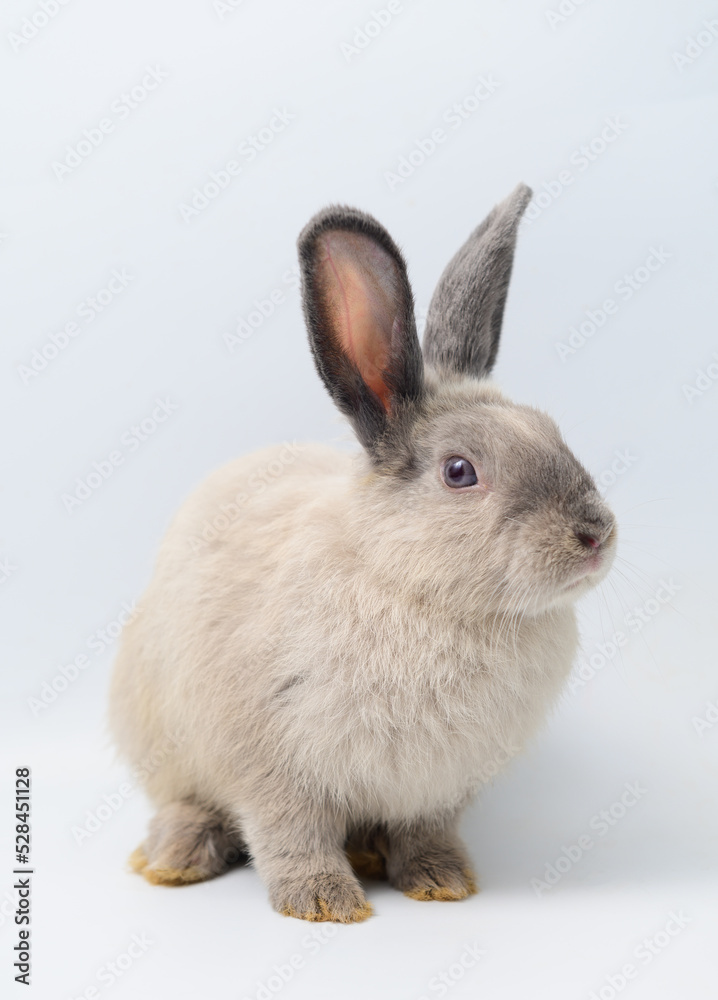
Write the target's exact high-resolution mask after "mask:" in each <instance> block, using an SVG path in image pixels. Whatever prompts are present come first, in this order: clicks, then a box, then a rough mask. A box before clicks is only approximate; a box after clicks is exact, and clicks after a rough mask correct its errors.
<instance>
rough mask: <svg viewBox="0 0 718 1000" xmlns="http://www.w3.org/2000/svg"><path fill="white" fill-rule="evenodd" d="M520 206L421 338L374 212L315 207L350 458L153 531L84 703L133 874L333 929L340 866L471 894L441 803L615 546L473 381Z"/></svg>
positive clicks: (550, 425)
mask: <svg viewBox="0 0 718 1000" xmlns="http://www.w3.org/2000/svg"><path fill="white" fill-rule="evenodd" d="M530 198H531V191H530V189H529V188H528V187H526V186H525V185H519V186H518V187H517V188H516V189H515V190H514V192H513V193H512V194H511V195H510V196H509V197H508V198H507V199H505V200H504V201H503V202H501V203H500V204H499V205H497V206H496V207H495V208H494V209H493V210H492V211H491V212H490V214H489V215H488V216H487V218H486V219H485V220H484V222H483V223H481V225H480V226H478V228H476V229H475V230H474V231H473V232H472V233H471V235H470V236H469V237H468V239H467V241H466V242H465V243H464V245H463V246H462V247H461V249H460V250H459V251H458V253H457V254H456V255H455V256H454V258H453V259H452V260H451V262H450V263H449V265H448V266H447V268H446V270H445V271H444V272H443V274H442V276H441V278H440V280H439V284H438V287H437V289H436V291H435V293H434V295H433V298H432V300H431V303H430V307H429V310H428V314H427V320H426V329H425V333H424V337H423V349H422V348H420V345H419V341H418V338H417V333H416V325H415V320H414V309H413V299H412V291H411V287H410V284H409V279H408V276H407V268H406V264H405V262H404V258H403V256H402V254H401V252H400V250H399V249H398V248H397V246H396V244H395V243H394V241H393V240H392V238H391V237H390V236H389V234H388V233H387V232H386V231H385V229H384V228H382V226H381V225H380V224H379V223H378V222H376V221H375V220H374V219H373V218H372V217H371V216H369V215H367V214H364V213H363V212H361V211H359V210H357V209H355V208H349V207H343V206H330V207H328V208H326V209H324V210H323V211H321V212H319V213H318V214H317V215H315V216H314V217H313V218H312V219H311V221H310V222H309V223H308V225H307V226H306V227H305V228H304V229H303V231H302V232H301V234H300V236H299V240H298V250H299V261H300V269H301V283H302V301H303V310H304V316H305V320H306V326H307V329H308V333H309V342H310V346H311V350H312V353H313V356H314V361H315V363H316V368H317V371H318V373H319V376H320V377H321V379H322V381H323V382H324V384H325V386H326V388H327V389H328V391H329V393H330V395H331V397H332V399H333V400H334V402H335V403H336V405H337V407H338V408H339V410H340V411H341V412H342V413H343V414H344V415H345V416H346V417H347V418H348V420H349V422H350V423H351V425H352V426H353V429H354V432H355V434H356V437H357V438H358V441H359V443H360V444H361V446H362V447H361V449H360V450H359V451H358V453H357V454H351V453H348V452H342V451H339V450H336V449H333V448H330V447H328V446H324V445H300V446H287V445H286V444H285V445H284V446H281V447H277V448H270V449H267V450H264V451H262V452H259V453H256V454H254V455H250V456H248V457H244V458H241V459H239V460H237V461H233V462H231V463H229V464H228V465H226V466H224V467H222V468H221V469H219V470H218V471H217V472H215V473H214V474H213V475H212V476H210V478H209V479H208V480H207V481H206V482H205V483H204V485H202V486H201V487H200V488H199V489H198V490H197V491H196V492H195V493H194V494H193V495H192V496H191V497H190V498H189V499H188V500H187V501H186V503H185V505H184V506H183V507H182V508H181V509H180V511H179V513H178V514H177V516H176V517H175V519H174V521H173V522H172V524H171V526H170V528H169V531H168V534H167V536H166V538H165V540H164V543H163V545H162V547H161V550H160V554H159V558H158V562H157V566H156V570H155V573H154V577H153V579H152V581H151V583H150V585H149V588H148V589H147V591H146V593H145V595H144V597H143V599H142V600H141V602H140V613H139V614H138V615H137V616H136V618H135V619H134V620H133V621H132V622H131V623H130V624H129V625H128V627H127V629H126V631H125V632H124V634H123V637H122V641H121V646H120V649H119V651H118V656H117V660H116V664H115V667H114V673H113V679H112V685H111V692H110V721H111V727H112V731H113V735H114V738H115V741H116V743H117V745H118V747H119V749H120V751H121V753H123V754H124V755H125V757H126V758H127V759H128V761H129V762H130V763H131V764H132V765H133V766H134V768H135V769H136V771H140V772H141V774H142V783H143V784H144V787H145V790H146V792H147V793H148V795H149V797H150V798H151V800H152V801H153V803H154V805H155V806H156V808H157V814H156V815H155V817H154V819H153V820H152V821H151V824H150V829H149V835H148V838H147V840H146V841H145V842H144V844H143V845H142V846H141V847H140V848H138V850H137V851H136V852H135V854H134V855H133V856H132V858H131V863H132V867H133V868H134V869H135V870H136V871H138V872H141V873H142V874H143V875H144V876H145V877H146V878H147V879H148V880H149V881H150V882H153V883H159V884H169V885H179V884H186V883H191V882H196V881H200V880H202V879H207V878H210V877H213V876H216V875H219V874H220V873H222V872H223V871H225V870H226V869H227V868H228V867H229V866H230V864H231V863H232V862H233V861H236V860H238V859H239V858H241V857H243V856H248V857H249V858H250V859H251V861H252V862H253V864H254V866H255V868H256V870H257V872H258V874H259V876H260V878H261V879H262V880H263V882H264V884H265V886H266V888H267V890H268V893H269V898H270V901H271V904H272V906H273V907H274V908H275V909H276V910H277V911H278V912H279V913H282V914H285V915H289V916H293V917H299V918H302V919H305V920H313V921H321V920H329V921H336V922H341V923H352V922H358V921H361V920H364V919H365V918H366V917H368V916H369V915H370V913H371V912H372V910H371V906H370V905H369V903H368V902H367V899H366V896H365V894H364V891H363V888H362V883H361V882H360V878H359V876H364V875H379V876H383V877H385V878H387V879H388V881H389V883H390V884H391V885H393V886H394V887H395V888H397V889H399V890H401V891H402V892H404V893H405V894H407V895H408V896H410V897H412V898H414V899H417V900H460V899H463V898H465V897H467V896H469V895H471V894H472V893H474V892H475V891H476V879H475V876H474V874H473V870H472V865H471V861H470V859H469V857H468V854H467V851H466V848H465V847H464V845H463V844H462V841H461V839H460V837H459V834H458V832H457V827H458V823H459V820H460V817H461V815H462V811H463V810H464V808H465V807H466V805H467V804H468V803H469V802H470V801H471V800H472V798H473V797H474V796H475V795H476V793H477V792H478V790H479V789H480V788H481V786H482V785H485V784H486V782H488V781H489V780H490V779H491V775H492V774H494V773H495V772H496V771H497V770H499V769H500V768H501V767H503V766H504V765H505V763H506V762H507V761H508V760H509V759H510V758H511V757H513V756H514V755H515V754H516V753H518V752H519V751H520V750H522V749H523V748H524V746H525V744H526V742H527V740H528V739H529V738H530V737H531V736H532V735H533V734H534V733H535V732H536V730H537V728H538V727H539V725H540V723H541V721H542V720H543V719H544V717H545V716H546V714H547V712H548V710H549V708H550V707H551V706H552V704H553V703H554V701H555V700H556V698H557V695H558V693H559V692H560V690H561V687H562V684H563V682H564V680H565V679H566V677H567V675H568V673H569V671H570V668H571V665H572V660H573V657H574V654H575V652H576V649H577V641H578V637H577V628H576V620H575V612H574V604H575V602H576V600H577V599H578V598H579V597H580V596H581V595H583V594H585V593H586V592H587V591H588V590H589V589H590V588H591V587H593V586H595V585H596V584H597V583H598V582H599V581H600V580H601V579H602V578H603V577H604V576H605V574H606V573H607V572H608V570H609V567H610V564H611V561H612V558H613V555H614V551H615V545H616V535H617V530H616V522H615V519H614V516H613V514H612V513H611V511H610V509H609V507H608V506H607V504H606V503H605V501H604V499H603V498H602V497H601V495H600V494H599V492H598V490H597V488H596V485H595V483H594V481H593V479H592V478H591V476H590V475H589V473H588V472H587V471H586V469H585V468H584V467H583V466H582V465H581V464H580V463H579V461H578V460H577V459H576V458H575V457H574V455H573V454H572V452H571V451H570V450H569V448H568V446H567V445H566V444H565V442H564V440H563V439H562V437H561V434H560V432H559V430H558V428H557V426H556V424H555V423H554V422H553V420H552V419H551V418H550V417H548V416H547V415H546V414H544V413H543V412H541V411H539V410H537V409H534V408H532V407H528V406H520V405H515V404H513V403H512V402H510V401H509V400H508V399H507V398H506V397H505V396H504V395H502V393H501V392H500V390H499V389H498V388H497V387H496V386H495V385H494V384H493V383H492V382H491V381H490V380H489V378H488V376H489V374H490V372H491V369H492V367H493V364H494V361H495V358H496V353H497V349H498V344H499V337H500V333H501V326H502V320H503V313H504V306H505V303H506V296H507V292H508V285H509V279H510V276H511V271H512V266H513V257H514V250H515V244H516V238H517V232H518V227H519V223H520V220H521V217H522V214H523V212H524V210H525V208H526V205H527V203H528V201H529V200H530ZM268 469H269V470H271V475H269V474H266V470H268ZM208 526H209V527H210V528H211V530H208ZM168 747H169V749H168Z"/></svg>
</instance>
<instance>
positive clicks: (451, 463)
mask: <svg viewBox="0 0 718 1000" xmlns="http://www.w3.org/2000/svg"><path fill="white" fill-rule="evenodd" d="M443 472H444V482H445V483H446V485H447V486H452V487H454V489H458V488H459V487H460V486H476V484H477V483H478V481H479V480H478V477H477V475H476V470H475V469H474V467H473V465H472V464H471V462H469V460H468V459H466V458H460V457H459V456H458V455H454V456H453V457H452V458H449V459H447V461H446V462H444V470H443Z"/></svg>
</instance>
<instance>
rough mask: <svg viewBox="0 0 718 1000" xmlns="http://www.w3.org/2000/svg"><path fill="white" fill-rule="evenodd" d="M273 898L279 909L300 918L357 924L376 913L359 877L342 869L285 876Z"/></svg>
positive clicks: (273, 893) (272, 894)
mask: <svg viewBox="0 0 718 1000" xmlns="http://www.w3.org/2000/svg"><path fill="white" fill-rule="evenodd" d="M271 899H272V905H273V906H274V908H275V910H278V911H279V913H281V914H283V915H284V916H285V917H298V918H299V919H300V920H313V921H320V920H331V921H334V922H336V923H341V924H355V923H359V922H360V921H362V920H366V919H367V917H369V916H371V914H372V908H371V905H370V904H369V903H368V902H367V900H366V898H365V896H364V893H363V892H362V891H361V888H360V887H359V884H358V883H357V881H356V879H354V878H352V877H350V876H347V875H343V874H341V873H338V872H337V873H332V872H330V873H322V874H316V875H309V876H307V877H305V878H300V877H297V878H291V879H282V880H281V881H280V882H279V883H278V884H277V885H276V886H275V887H274V889H273V891H272V893H271Z"/></svg>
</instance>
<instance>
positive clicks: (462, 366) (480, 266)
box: [424, 184, 531, 378]
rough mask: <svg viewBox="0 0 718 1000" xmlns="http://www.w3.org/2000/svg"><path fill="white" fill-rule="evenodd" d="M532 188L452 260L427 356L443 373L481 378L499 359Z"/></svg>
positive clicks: (436, 301)
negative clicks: (519, 237)
mask: <svg viewBox="0 0 718 1000" xmlns="http://www.w3.org/2000/svg"><path fill="white" fill-rule="evenodd" d="M530 199H531V189H530V188H528V187H526V185H525V184H519V185H518V187H517V188H515V189H514V191H512V193H511V194H510V195H509V196H508V198H506V199H505V201H502V202H501V204H499V205H497V206H496V207H495V208H494V209H492V211H491V212H490V213H489V214H488V215H487V216H486V218H485V219H484V221H483V222H482V223H481V225H480V226H479V227H478V228H477V229H475V230H474V231H473V233H472V234H471V236H469V238H468V240H467V241H466V243H464V245H463V246H462V247H461V249H460V250H459V251H458V253H457V254H456V255H455V256H454V257H453V258H452V260H451V261H449V264H448V265H447V267H446V270H445V271H444V273H443V274H442V275H441V278H439V284H438V285H437V287H436V291H435V292H434V295H433V296H432V299H431V302H430V303H429V312H428V314H427V318H426V329H425V331H424V357H425V359H426V361H427V363H428V364H430V365H433V366H434V367H435V368H437V369H438V370H439V371H448V372H455V373H458V374H462V375H473V376H474V377H475V378H482V377H484V376H486V375H488V374H489V373H490V371H491V369H492V368H493V365H494V361H495V360H496V352H497V350H498V347H499V337H500V336H501V323H502V321H503V317H504V306H505V305H506V295H507V293H508V289H509V279H510V278H511V268H512V266H513V262H514V248H515V246H516V236H517V233H518V228H519V223H520V222H521V217H522V215H523V214H524V210H525V209H526V206H527V205H528V203H529V201H530Z"/></svg>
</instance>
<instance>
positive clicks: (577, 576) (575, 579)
mask: <svg viewBox="0 0 718 1000" xmlns="http://www.w3.org/2000/svg"><path fill="white" fill-rule="evenodd" d="M608 561H610V560H607V559H606V557H605V555H604V553H603V552H600V553H599V552H596V553H595V554H594V555H591V556H588V558H587V559H585V560H584V562H583V565H582V566H579V567H578V568H577V569H574V570H573V571H572V573H571V578H570V579H569V580H568V581H567V582H566V583H563V584H562V585H561V587H560V590H561V591H562V592H566V591H572V590H578V589H579V587H582V586H588V587H592V586H594V585H595V584H596V583H598V577H599V576H601V577H602V576H604V575H605V572H606V570H607V568H608V566H607V562H608Z"/></svg>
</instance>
